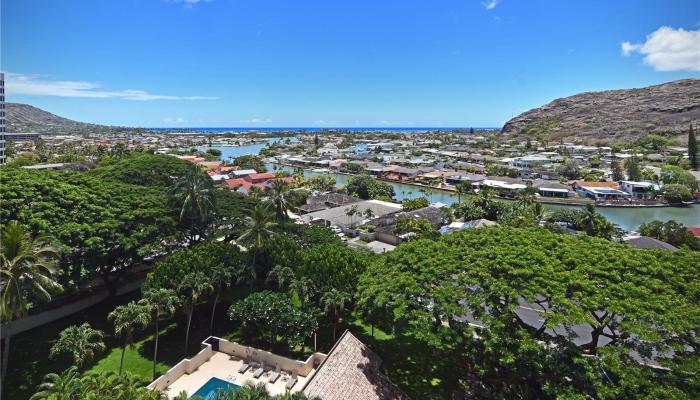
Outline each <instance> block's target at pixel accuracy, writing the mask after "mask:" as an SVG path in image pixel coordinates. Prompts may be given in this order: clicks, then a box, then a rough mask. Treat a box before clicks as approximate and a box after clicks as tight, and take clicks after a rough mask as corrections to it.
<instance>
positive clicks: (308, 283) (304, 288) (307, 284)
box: [289, 276, 314, 305]
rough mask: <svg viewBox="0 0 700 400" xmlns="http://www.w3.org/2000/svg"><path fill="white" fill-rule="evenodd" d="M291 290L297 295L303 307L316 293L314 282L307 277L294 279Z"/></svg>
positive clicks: (290, 286)
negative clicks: (314, 292)
mask: <svg viewBox="0 0 700 400" xmlns="http://www.w3.org/2000/svg"><path fill="white" fill-rule="evenodd" d="M289 289H290V290H291V291H292V292H294V293H296V295H297V297H298V298H299V301H300V302H301V304H302V305H304V304H307V303H308V302H309V300H311V293H313V291H314V282H313V281H312V280H311V279H310V278H307V277H305V276H302V277H300V278H294V279H292V282H291V284H290V285H289Z"/></svg>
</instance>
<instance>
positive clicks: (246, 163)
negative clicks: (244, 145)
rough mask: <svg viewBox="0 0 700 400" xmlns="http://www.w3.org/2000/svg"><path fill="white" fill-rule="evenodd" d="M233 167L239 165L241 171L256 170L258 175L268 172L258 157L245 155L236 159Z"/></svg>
mask: <svg viewBox="0 0 700 400" xmlns="http://www.w3.org/2000/svg"><path fill="white" fill-rule="evenodd" d="M233 165H237V166H238V167H239V168H240V169H254V170H255V172H258V173H261V172H265V171H267V168H266V167H265V163H264V162H263V161H262V159H261V158H260V157H258V156H251V155H244V156H239V157H236V158H235V159H234V160H233Z"/></svg>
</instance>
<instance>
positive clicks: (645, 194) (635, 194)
mask: <svg viewBox="0 0 700 400" xmlns="http://www.w3.org/2000/svg"><path fill="white" fill-rule="evenodd" d="M620 190H622V191H624V192H627V193H628V194H629V195H630V197H631V198H633V199H651V198H654V197H656V193H657V192H658V191H659V185H657V184H655V183H651V182H634V181H620Z"/></svg>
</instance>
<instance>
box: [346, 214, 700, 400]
mask: <svg viewBox="0 0 700 400" xmlns="http://www.w3.org/2000/svg"><path fill="white" fill-rule="evenodd" d="M699 266H700V261H698V258H697V256H695V255H694V254H692V253H691V252H687V251H680V252H675V253H674V252H663V251H650V250H641V249H630V248H628V247H626V246H624V245H621V244H616V243H612V242H609V241H604V240H600V239H597V238H592V237H589V236H587V235H560V234H554V233H549V232H547V231H545V230H543V229H514V228H484V229H479V230H468V231H464V232H460V233H456V234H452V235H448V236H445V237H443V238H441V239H440V240H438V241H429V240H419V241H414V242H410V243H407V244H402V245H401V246H399V247H398V248H397V249H396V250H395V251H393V252H391V253H387V254H386V255H384V256H382V257H381V258H380V259H379V260H377V261H376V262H374V263H372V264H370V266H369V267H368V269H367V271H366V272H365V274H363V275H362V277H361V279H360V285H359V297H360V302H361V303H363V304H370V305H374V307H377V308H382V309H388V310H390V311H391V312H392V313H393V316H394V318H395V320H396V321H397V323H399V322H400V323H399V326H405V327H406V328H405V329H406V330H407V332H409V333H410V334H412V335H414V336H415V337H416V338H418V339H421V340H423V341H425V342H426V343H427V344H429V345H431V346H433V347H434V348H435V349H436V350H438V351H443V352H445V353H446V354H449V355H450V356H452V357H454V358H455V359H456V360H457V362H458V363H459V365H460V366H463V367H464V371H463V373H464V378H465V382H467V383H466V385H465V386H466V387H467V388H466V390H469V391H472V393H481V395H483V396H486V397H489V396H494V395H499V396H503V395H505V396H506V397H512V396H515V395H516V393H521V394H522V393H523V392H527V393H530V395H529V396H525V397H530V396H531V397H539V398H553V397H556V396H557V395H561V394H562V393H572V394H573V393H576V394H578V395H579V396H581V395H584V394H588V395H591V396H593V397H599V396H600V397H603V395H605V396H607V393H608V392H607V390H609V388H607V387H605V380H604V379H603V377H601V376H599V375H600V368H601V366H599V365H596V363H595V362H593V361H592V360H595V359H592V358H583V357H582V355H584V354H589V355H595V356H596V357H599V359H600V360H601V362H602V365H603V368H604V369H605V368H609V369H605V370H606V371H607V373H608V374H610V375H613V374H617V373H620V374H621V373H627V374H629V373H630V371H640V368H642V367H640V364H639V363H638V362H636V361H634V360H633V359H632V358H631V356H630V355H631V354H635V355H636V356H637V357H639V358H641V359H642V360H645V361H646V362H650V363H658V364H660V365H664V366H666V367H668V368H670V372H669V375H673V376H676V377H679V376H686V375H685V374H686V373H692V372H697V367H693V365H694V364H693V363H692V362H689V361H690V360H691V359H692V358H691V356H690V355H689V350H688V349H697V339H696V337H695V333H694V330H695V329H696V327H697V326H700V313H699V312H698V309H697V306H696V305H695V302H696V301H697V296H698V287H700V285H699V284H700V281H699V280H698V275H697V269H698V267H699ZM528 313H534V317H533V316H532V315H531V316H530V317H528ZM470 323H472V324H475V325H478V326H483V328H474V326H473V325H470ZM475 330H476V331H477V332H478V336H474V333H475ZM671 350H673V351H675V353H674V352H672V351H671ZM652 355H654V356H655V357H654V358H653V359H652ZM620 363H621V364H620ZM616 365H617V366H618V367H619V368H616V367H615V366H616ZM620 365H624V367H620ZM625 371H626V372H625ZM642 375H644V373H643V372H639V376H642ZM565 377H568V378H566V379H569V380H571V381H570V382H569V383H568V384H566V385H564V386H560V385H561V382H563V381H565V379H564V378H565ZM616 377H617V376H616ZM646 378H648V376H647V375H644V379H646ZM559 379H561V381H558V380H559ZM684 382H685V383H680V384H677V386H678V388H679V390H680V391H684V390H688V387H687V386H686V385H687V384H688V381H687V380H686V381H684ZM482 383H483V385H482ZM637 383H638V382H637ZM666 383H668V382H666ZM696 383H697V382H696ZM620 385H622V384H620ZM625 385H635V383H632V382H625ZM647 389H648V388H647ZM639 390H642V389H639ZM644 390H646V389H644ZM613 392H614V391H613ZM484 393H485V394H484ZM646 395H648V393H642V392H639V393H637V395H636V396H633V397H638V398H640V397H644V396H646ZM609 398H615V396H613V395H611V396H610V397H609Z"/></svg>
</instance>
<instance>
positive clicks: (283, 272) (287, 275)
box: [267, 265, 294, 289]
mask: <svg viewBox="0 0 700 400" xmlns="http://www.w3.org/2000/svg"><path fill="white" fill-rule="evenodd" d="M293 279H294V271H292V269H291V268H289V267H283V266H281V265H275V266H274V267H272V269H271V270H270V272H268V273H267V280H268V281H273V280H276V281H277V286H278V287H279V288H280V289H284V286H285V283H289V282H291V281H292V280H293Z"/></svg>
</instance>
